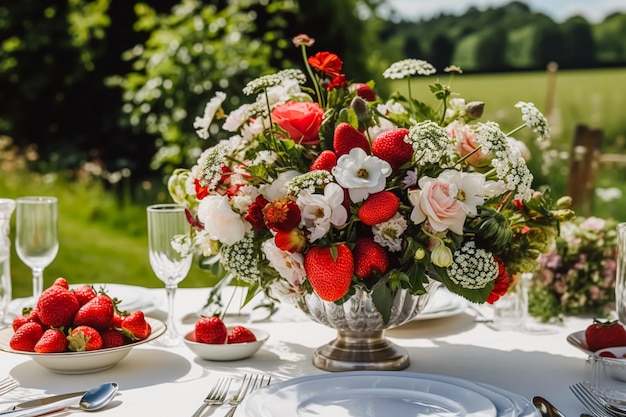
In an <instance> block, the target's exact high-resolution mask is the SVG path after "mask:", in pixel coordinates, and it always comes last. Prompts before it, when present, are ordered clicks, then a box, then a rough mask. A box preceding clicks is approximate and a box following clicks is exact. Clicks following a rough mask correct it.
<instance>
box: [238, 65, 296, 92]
mask: <svg viewBox="0 0 626 417" xmlns="http://www.w3.org/2000/svg"><path fill="white" fill-rule="evenodd" d="M284 80H296V81H298V83H300V84H304V83H305V82H306V76H305V75H304V73H303V72H302V71H300V70H298V69H285V70H282V71H279V72H278V73H276V74H270V75H264V76H262V77H259V78H257V79H254V80H252V81H250V82H249V83H248V84H246V86H245V87H244V88H243V93H244V94H245V95H247V96H250V95H252V94H256V93H258V92H260V91H263V90H265V89H266V88H269V87H274V86H277V85H280V84H282V83H283V81H284Z"/></svg>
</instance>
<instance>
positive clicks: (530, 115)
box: [515, 101, 550, 140]
mask: <svg viewBox="0 0 626 417" xmlns="http://www.w3.org/2000/svg"><path fill="white" fill-rule="evenodd" d="M515 107H517V108H518V109H520V110H521V111H522V120H523V121H524V123H525V124H526V126H528V127H529V128H530V129H532V130H533V132H535V133H537V134H538V135H539V139H540V140H541V139H548V138H549V137H550V128H549V127H548V120H547V119H546V117H545V116H544V115H543V114H542V113H541V112H540V111H539V110H538V109H537V107H535V105H534V104H533V103H527V102H525V101H518V102H517V104H516V105H515Z"/></svg>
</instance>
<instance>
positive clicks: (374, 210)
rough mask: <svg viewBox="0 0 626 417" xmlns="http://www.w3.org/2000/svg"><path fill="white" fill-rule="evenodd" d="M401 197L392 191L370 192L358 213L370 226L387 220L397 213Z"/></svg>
mask: <svg viewBox="0 0 626 417" xmlns="http://www.w3.org/2000/svg"><path fill="white" fill-rule="evenodd" d="M398 208H400V199H399V198H398V197H397V196H396V195H395V194H394V193H392V192H391V191H381V192H379V193H375V194H370V195H369V197H367V200H365V201H364V202H363V204H362V205H361V207H359V211H358V213H357V215H358V216H359V219H360V220H361V221H362V222H363V223H365V224H366V225H368V226H374V225H375V224H378V223H382V222H386V221H387V220H389V219H391V218H392V217H393V216H394V214H396V213H397V211H398Z"/></svg>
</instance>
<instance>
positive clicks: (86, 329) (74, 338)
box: [67, 326, 102, 352]
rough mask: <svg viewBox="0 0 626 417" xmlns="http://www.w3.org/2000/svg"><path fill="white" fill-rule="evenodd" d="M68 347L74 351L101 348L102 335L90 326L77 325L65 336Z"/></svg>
mask: <svg viewBox="0 0 626 417" xmlns="http://www.w3.org/2000/svg"><path fill="white" fill-rule="evenodd" d="M67 340H68V341H69V344H68V346H67V347H68V348H69V350H71V351H74V352H85V351H88V350H98V349H101V348H102V336H100V333H98V331H97V330H96V329H94V328H93V327H90V326H78V327H76V328H75V329H73V330H72V331H71V332H70V334H69V335H68V336H67Z"/></svg>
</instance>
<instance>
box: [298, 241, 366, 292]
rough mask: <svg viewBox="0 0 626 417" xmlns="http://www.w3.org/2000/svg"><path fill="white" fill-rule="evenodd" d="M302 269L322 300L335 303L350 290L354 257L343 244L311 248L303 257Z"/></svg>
mask: <svg viewBox="0 0 626 417" xmlns="http://www.w3.org/2000/svg"><path fill="white" fill-rule="evenodd" d="M304 269H305V271H306V275H307V277H308V279H309V282H310V283H311V286H312V287H313V290H314V291H315V292H316V293H317V295H318V296H319V297H320V298H321V299H322V300H326V301H337V300H338V299H340V298H341V297H343V296H344V295H346V293H347V292H348V289H349V288H350V283H351V282H352V273H353V272H354V257H353V256H352V251H351V250H350V248H349V247H348V245H346V244H345V243H342V244H339V245H337V246H334V247H332V248H330V247H319V246H313V247H312V248H311V249H309V251H308V252H307V253H306V255H305V256H304Z"/></svg>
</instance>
